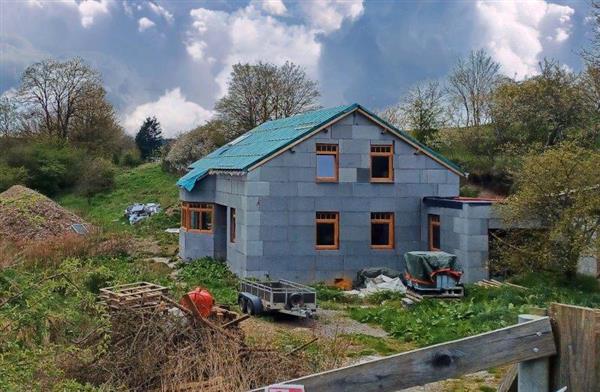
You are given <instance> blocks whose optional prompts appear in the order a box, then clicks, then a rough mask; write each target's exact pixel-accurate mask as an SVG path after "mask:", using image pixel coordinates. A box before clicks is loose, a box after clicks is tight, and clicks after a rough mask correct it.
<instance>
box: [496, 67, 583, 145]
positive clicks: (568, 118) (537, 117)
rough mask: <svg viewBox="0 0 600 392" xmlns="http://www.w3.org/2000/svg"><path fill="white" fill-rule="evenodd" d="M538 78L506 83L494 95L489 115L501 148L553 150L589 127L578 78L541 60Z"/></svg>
mask: <svg viewBox="0 0 600 392" xmlns="http://www.w3.org/2000/svg"><path fill="white" fill-rule="evenodd" d="M540 71H541V72H540V74H539V75H537V76H534V77H532V78H529V79H526V80H524V81H521V82H516V81H512V80H510V81H505V82H504V83H502V84H501V85H500V86H499V87H498V88H497V89H496V90H495V93H494V95H493V99H492V105H491V114H492V120H493V124H494V128H495V130H496V134H497V137H498V141H499V142H500V143H501V144H504V143H513V144H516V145H521V146H527V145H530V144H532V143H534V144H538V145H540V146H552V145H555V144H557V143H559V142H561V141H563V140H566V139H567V138H568V137H569V136H570V135H572V134H574V133H577V132H578V130H580V129H581V128H584V127H586V126H588V125H589V120H590V111H589V109H588V106H587V105H586V103H585V100H584V95H583V89H582V88H581V86H580V84H579V79H578V77H577V75H575V74H573V73H572V72H569V71H568V70H566V69H564V68H563V67H561V66H560V64H559V63H558V62H556V61H551V60H544V62H542V63H541V64H540Z"/></svg>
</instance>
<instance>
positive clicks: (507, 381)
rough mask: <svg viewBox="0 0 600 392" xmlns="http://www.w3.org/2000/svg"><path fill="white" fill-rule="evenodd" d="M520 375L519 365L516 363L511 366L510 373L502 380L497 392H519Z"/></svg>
mask: <svg viewBox="0 0 600 392" xmlns="http://www.w3.org/2000/svg"><path fill="white" fill-rule="evenodd" d="M518 374H519V365H517V364H516V363H514V364H512V365H510V367H509V368H508V371H507V372H506V374H505V375H504V377H502V379H501V380H500V385H498V389H496V392H517V376H518Z"/></svg>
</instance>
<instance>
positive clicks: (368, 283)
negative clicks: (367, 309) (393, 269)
mask: <svg viewBox="0 0 600 392" xmlns="http://www.w3.org/2000/svg"><path fill="white" fill-rule="evenodd" d="M380 291H396V292H399V293H405V292H406V286H404V283H402V280H401V279H400V277H399V276H397V277H395V278H391V277H389V276H386V275H378V276H376V277H374V278H366V279H365V287H363V288H359V289H357V290H350V291H345V292H344V293H345V294H347V295H358V296H359V297H366V296H367V295H370V294H373V293H377V292H380Z"/></svg>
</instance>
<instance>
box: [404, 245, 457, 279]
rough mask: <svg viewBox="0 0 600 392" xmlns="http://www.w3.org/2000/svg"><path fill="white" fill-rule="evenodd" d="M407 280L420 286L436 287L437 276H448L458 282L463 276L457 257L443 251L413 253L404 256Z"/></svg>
mask: <svg viewBox="0 0 600 392" xmlns="http://www.w3.org/2000/svg"><path fill="white" fill-rule="evenodd" d="M404 260H405V261H406V275H405V277H406V279H407V280H408V281H411V282H414V283H417V284H420V285H435V284H436V279H435V277H436V275H438V274H442V273H443V274H446V275H449V276H451V277H453V278H454V279H455V280H456V281H458V280H459V279H460V276H461V275H462V271H461V266H460V264H459V263H458V261H457V259H456V256H455V255H453V254H450V253H446V252H441V251H413V252H407V253H405V254H404Z"/></svg>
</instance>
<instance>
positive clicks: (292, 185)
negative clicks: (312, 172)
mask: <svg viewBox="0 0 600 392" xmlns="http://www.w3.org/2000/svg"><path fill="white" fill-rule="evenodd" d="M269 194H270V195H271V196H278V197H286V198H294V197H296V196H298V184H297V183H296V182H271V186H270V191H269Z"/></svg>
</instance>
